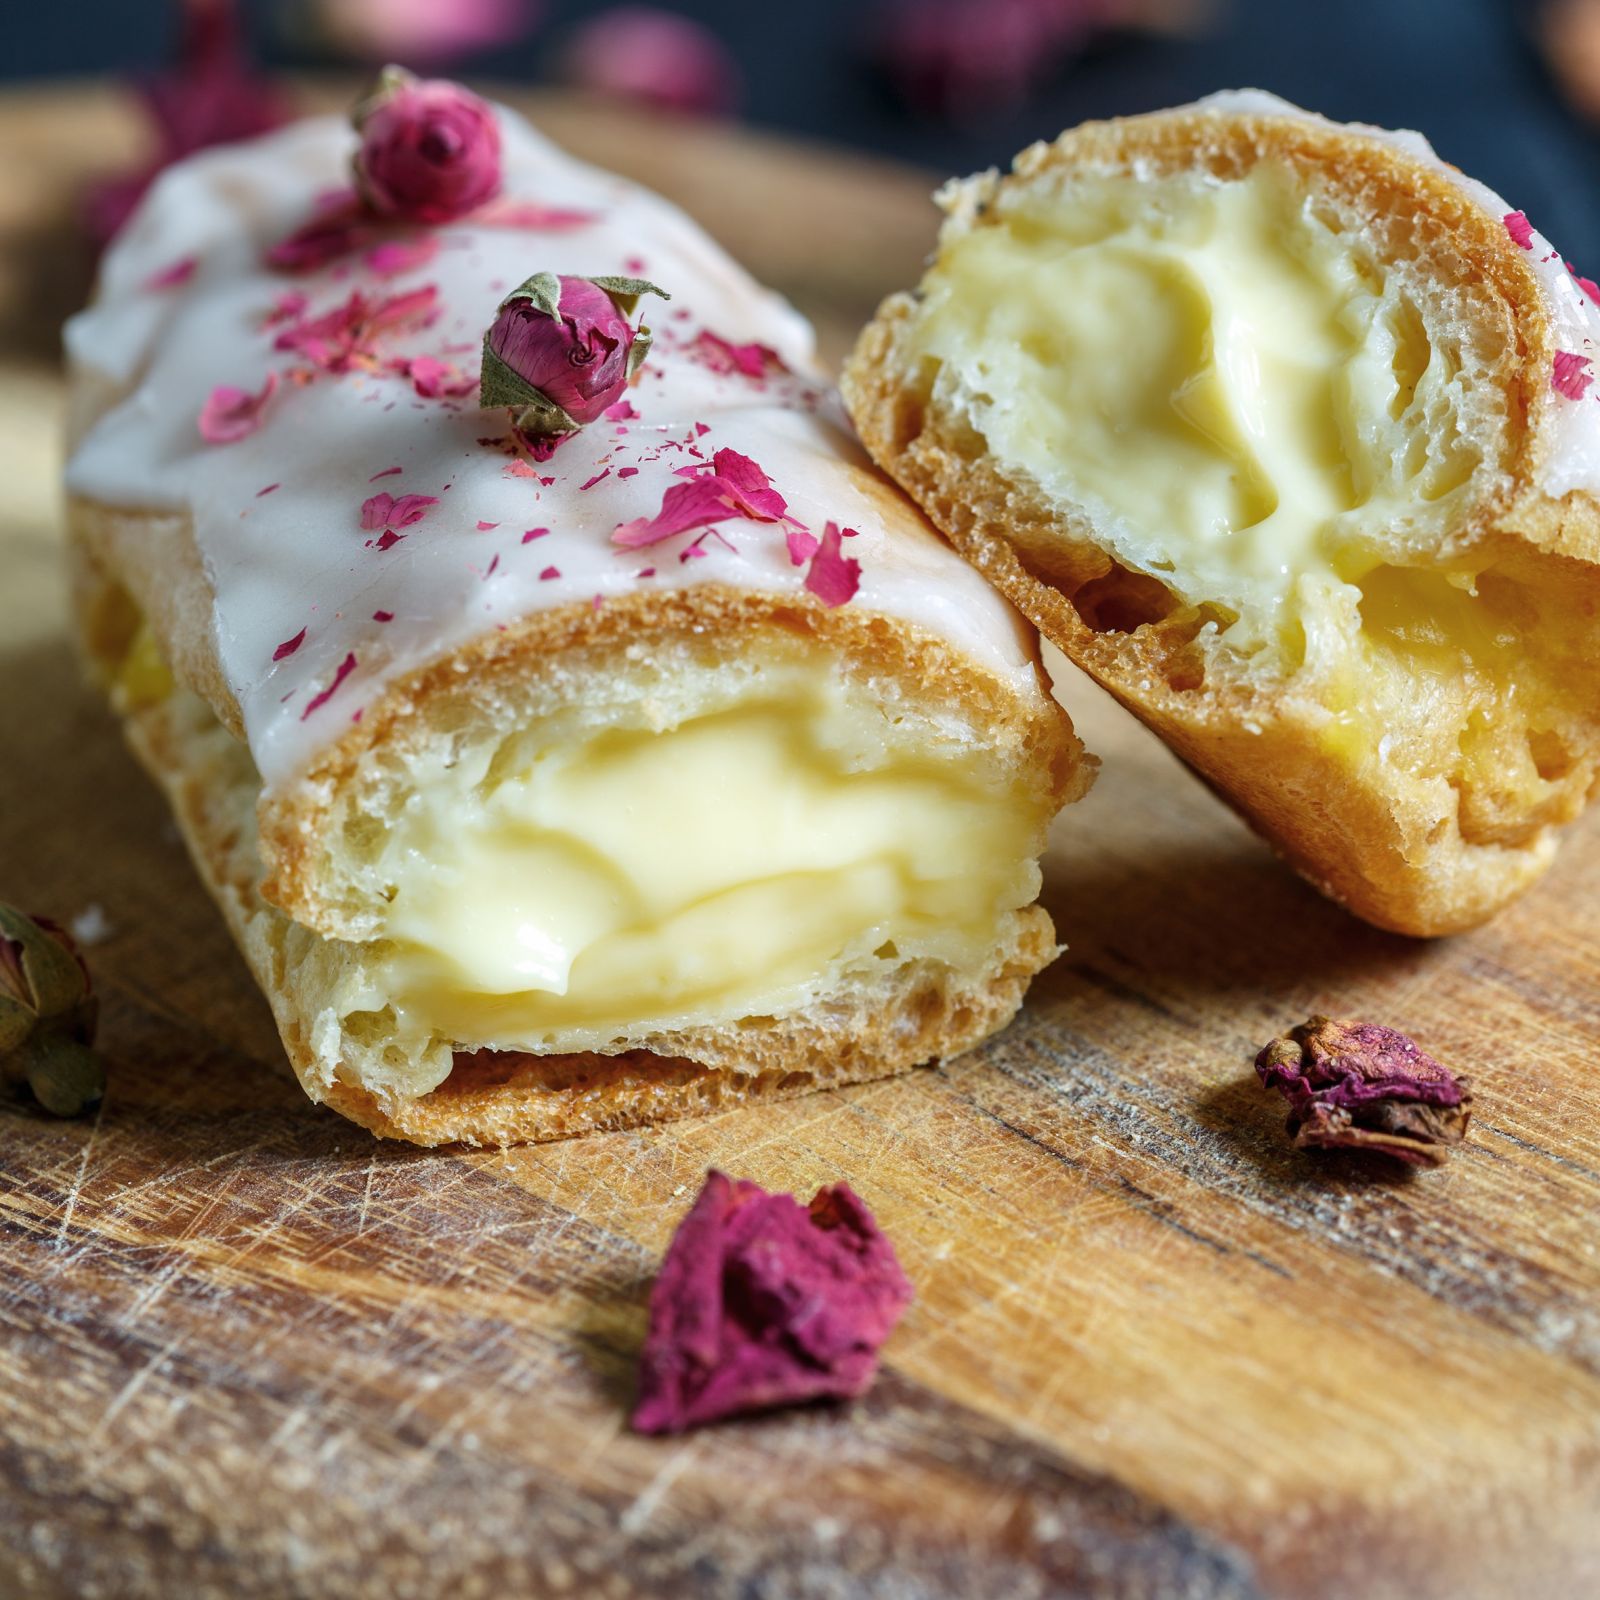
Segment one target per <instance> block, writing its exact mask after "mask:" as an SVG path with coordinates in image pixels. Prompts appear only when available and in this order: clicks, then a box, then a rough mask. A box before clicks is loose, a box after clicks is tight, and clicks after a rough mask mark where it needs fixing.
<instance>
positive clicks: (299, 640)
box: [272, 628, 306, 661]
mask: <svg viewBox="0 0 1600 1600" xmlns="http://www.w3.org/2000/svg"><path fill="white" fill-rule="evenodd" d="M305 642H306V630H305V629H304V628H302V629H301V630H300V631H299V633H297V634H296V635H295V636H294V638H292V639H285V640H284V641H283V643H282V644H280V645H279V646H278V648H277V649H276V650H274V651H273V652H272V659H273V660H274V661H286V660H288V658H289V657H290V656H292V655H293V654H294V653H295V651H296V650H298V649H299V648H300V646H301V645H303V644H304V643H305Z"/></svg>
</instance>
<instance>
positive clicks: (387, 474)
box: [367, 467, 406, 483]
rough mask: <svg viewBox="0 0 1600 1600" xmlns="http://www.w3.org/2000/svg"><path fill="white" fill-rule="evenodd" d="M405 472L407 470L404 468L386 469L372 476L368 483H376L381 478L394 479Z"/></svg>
mask: <svg viewBox="0 0 1600 1600" xmlns="http://www.w3.org/2000/svg"><path fill="white" fill-rule="evenodd" d="M405 470H406V469H405V468H404V467H385V468H384V469H383V471H382V472H374V473H373V474H372V476H371V477H370V478H368V479H367V482H368V483H376V482H377V481H378V479H379V478H392V477H394V475H395V474H396V473H397V472H404V471H405Z"/></svg>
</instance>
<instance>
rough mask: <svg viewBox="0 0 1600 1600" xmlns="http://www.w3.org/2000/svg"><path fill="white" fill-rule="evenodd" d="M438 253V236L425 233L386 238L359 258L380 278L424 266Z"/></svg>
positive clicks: (393, 276)
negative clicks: (412, 236)
mask: <svg viewBox="0 0 1600 1600" xmlns="http://www.w3.org/2000/svg"><path fill="white" fill-rule="evenodd" d="M438 253H439V240H438V236H437V235H435V234H431V233H425V234H423V235H422V236H421V237H420V238H417V239H386V240H384V242H383V243H382V244H380V245H374V246H373V248H372V249H370V250H369V251H367V253H366V255H364V256H363V257H362V258H361V259H362V260H363V262H364V263H365V264H366V267H367V270H368V271H369V272H372V273H374V274H376V275H377V276H378V277H380V278H397V277H399V276H400V274H401V273H402V272H415V271H416V270H417V269H418V268H419V267H425V266H427V265H428V263H429V262H430V261H432V260H433V258H434V257H435V256H436V255H438Z"/></svg>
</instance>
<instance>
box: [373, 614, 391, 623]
mask: <svg viewBox="0 0 1600 1600" xmlns="http://www.w3.org/2000/svg"><path fill="white" fill-rule="evenodd" d="M372 620H373V621H374V622H393V621H394V612H392V611H374V612H373V613H372Z"/></svg>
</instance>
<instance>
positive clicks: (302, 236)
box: [266, 189, 378, 272]
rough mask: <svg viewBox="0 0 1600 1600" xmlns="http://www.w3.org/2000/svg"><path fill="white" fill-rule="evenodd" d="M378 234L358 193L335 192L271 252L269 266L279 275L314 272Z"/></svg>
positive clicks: (326, 195) (324, 199) (350, 191)
mask: <svg viewBox="0 0 1600 1600" xmlns="http://www.w3.org/2000/svg"><path fill="white" fill-rule="evenodd" d="M377 234H378V229H377V225H376V224H375V223H374V221H373V219H372V216H371V215H370V213H369V212H368V211H367V209H366V207H365V206H363V205H362V203H361V198H360V196H359V195H357V193H356V192H355V190H354V189H339V190H335V191H333V192H332V193H330V194H325V195H323V196H322V197H321V198H320V199H319V200H318V202H317V204H316V206H315V207H314V208H313V210H312V213H311V215H310V217H309V218H308V219H307V220H306V221H305V222H303V223H301V224H300V226H299V227H298V228H296V229H295V230H294V232H293V233H291V234H289V235H288V236H287V237H286V238H283V239H280V240H279V241H278V242H277V243H276V244H275V245H272V246H271V247H270V248H269V249H268V251H267V256H266V261H267V265H268V266H269V267H273V268H275V269H276V270H277V271H279V272H315V271H316V270H317V269H318V268H319V267H325V266H327V265H328V264H329V263H330V262H333V261H337V260H339V259H340V257H341V256H347V255H351V254H353V253H354V252H355V251H357V250H360V249H361V248H362V247H363V246H365V245H368V244H370V243H371V242H372V241H373V239H375V238H376V237H377Z"/></svg>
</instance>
